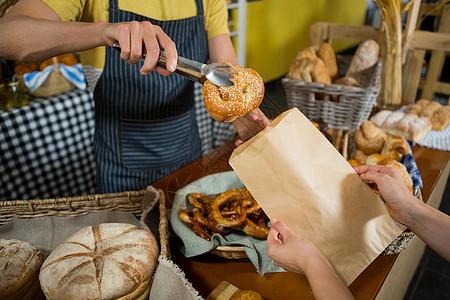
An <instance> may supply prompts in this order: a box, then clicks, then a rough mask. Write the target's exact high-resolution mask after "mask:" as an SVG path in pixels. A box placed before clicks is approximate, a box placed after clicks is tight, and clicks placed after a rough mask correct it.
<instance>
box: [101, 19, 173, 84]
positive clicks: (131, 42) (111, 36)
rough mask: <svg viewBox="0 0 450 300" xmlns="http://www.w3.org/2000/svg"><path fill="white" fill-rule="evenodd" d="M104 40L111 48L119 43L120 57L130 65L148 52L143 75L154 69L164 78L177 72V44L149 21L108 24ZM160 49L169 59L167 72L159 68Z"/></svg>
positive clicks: (104, 32)
mask: <svg viewBox="0 0 450 300" xmlns="http://www.w3.org/2000/svg"><path fill="white" fill-rule="evenodd" d="M103 34H104V38H105V39H106V41H107V44H108V45H109V46H112V45H113V44H114V43H119V45H120V48H121V54H120V57H121V58H122V59H123V60H126V61H127V62H128V63H130V64H132V65H133V64H135V63H137V62H138V61H139V60H140V59H141V57H142V56H143V53H144V51H146V57H145V61H144V65H143V66H142V68H141V74H142V75H147V74H149V73H150V72H151V71H152V70H153V69H156V71H157V72H158V73H160V74H161V75H164V76H168V75H170V74H171V72H173V71H175V67H176V64H177V60H178V54H177V49H176V46H175V43H174V42H173V41H172V40H171V39H170V38H169V37H168V36H167V34H166V33H165V32H164V31H163V30H162V29H161V28H160V27H159V26H156V25H153V24H151V23H150V22H148V21H144V22H137V21H133V22H129V23H107V24H106V26H105V28H104V30H103ZM160 48H162V49H164V51H165V54H166V59H167V70H165V69H163V68H160V67H157V66H156V63H157V61H158V58H159V55H160Z"/></svg>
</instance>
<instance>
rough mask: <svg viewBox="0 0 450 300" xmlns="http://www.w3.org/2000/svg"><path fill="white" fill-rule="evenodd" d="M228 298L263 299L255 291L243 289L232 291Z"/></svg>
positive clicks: (233, 299) (231, 299) (235, 299)
mask: <svg viewBox="0 0 450 300" xmlns="http://www.w3.org/2000/svg"><path fill="white" fill-rule="evenodd" d="M230 300H263V297H262V296H261V295H260V294H259V293H257V292H255V291H251V290H244V291H238V292H236V293H234V294H233V295H232V296H231V297H230Z"/></svg>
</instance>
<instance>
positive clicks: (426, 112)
mask: <svg viewBox="0 0 450 300" xmlns="http://www.w3.org/2000/svg"><path fill="white" fill-rule="evenodd" d="M441 107H442V105H441V104H440V103H439V102H435V101H432V102H430V104H428V105H427V106H425V107H424V108H422V110H421V111H420V113H419V117H426V118H428V119H430V120H431V117H432V116H433V114H434V112H435V111H437V110H438V109H439V108H441Z"/></svg>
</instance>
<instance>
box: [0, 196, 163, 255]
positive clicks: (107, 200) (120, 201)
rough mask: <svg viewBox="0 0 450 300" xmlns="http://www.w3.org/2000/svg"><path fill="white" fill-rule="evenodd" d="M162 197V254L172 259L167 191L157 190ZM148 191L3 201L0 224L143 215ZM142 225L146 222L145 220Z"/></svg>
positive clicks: (160, 211)
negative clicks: (100, 215) (98, 214)
mask: <svg viewBox="0 0 450 300" xmlns="http://www.w3.org/2000/svg"><path fill="white" fill-rule="evenodd" d="M156 191H157V192H158V195H159V199H158V202H159V205H155V209H156V207H157V208H158V210H159V226H158V230H159V242H160V246H161V252H160V255H161V256H164V257H166V258H169V257H170V251H169V231H168V221H167V214H166V206H165V197H164V192H163V191H161V190H156ZM144 193H145V190H140V191H131V192H123V193H114V194H96V195H87V196H79V197H68V198H55V199H35V200H8V201H0V225H2V224H6V223H8V222H9V221H11V220H15V219H29V218H38V217H45V216H60V217H73V216H81V215H86V214H89V213H92V212H100V211H124V212H129V213H132V214H134V215H135V216H136V217H140V216H141V215H142V212H143V211H142V203H143V198H144ZM141 224H142V220H141Z"/></svg>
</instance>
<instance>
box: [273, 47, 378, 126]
mask: <svg viewBox="0 0 450 300" xmlns="http://www.w3.org/2000/svg"><path fill="white" fill-rule="evenodd" d="M351 58H352V57H348V56H340V55H336V60H337V62H338V64H339V72H340V73H341V76H343V75H344V74H345V72H346V71H347V68H348V66H349V64H350V62H351ZM381 65H382V62H381V60H380V59H379V60H378V62H377V64H376V65H375V66H373V67H372V68H371V69H369V70H367V72H365V73H364V74H361V77H360V78H358V81H359V84H360V86H361V87H350V86H345V85H339V84H324V83H319V82H305V81H300V80H295V79H290V78H283V79H282V81H281V82H282V84H283V87H284V89H285V91H286V101H287V105H288V107H289V108H293V107H298V109H299V110H300V111H301V112H302V113H303V114H304V115H305V116H306V117H307V118H308V119H310V120H311V121H317V120H322V121H324V122H325V123H327V124H328V127H329V128H337V129H343V130H350V129H357V128H358V127H359V125H360V124H361V123H362V122H363V121H365V120H367V119H368V118H369V116H370V113H371V111H372V108H373V106H374V105H375V103H376V101H377V98H378V94H379V92H380V75H381Z"/></svg>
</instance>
